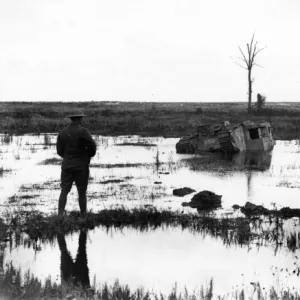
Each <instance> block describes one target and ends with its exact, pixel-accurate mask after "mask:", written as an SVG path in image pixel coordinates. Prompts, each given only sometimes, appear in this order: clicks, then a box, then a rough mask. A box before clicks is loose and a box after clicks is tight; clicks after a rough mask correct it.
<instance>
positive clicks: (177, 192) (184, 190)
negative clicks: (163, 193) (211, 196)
mask: <svg viewBox="0 0 300 300" xmlns="http://www.w3.org/2000/svg"><path fill="white" fill-rule="evenodd" d="M194 192H196V191H195V190H193V189H191V188H188V187H183V188H179V189H174V190H173V195H174V196H178V197H183V196H185V195H188V194H191V193H194Z"/></svg>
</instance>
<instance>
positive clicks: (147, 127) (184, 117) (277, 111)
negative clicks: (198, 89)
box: [0, 102, 300, 139]
mask: <svg viewBox="0 0 300 300" xmlns="http://www.w3.org/2000/svg"><path fill="white" fill-rule="evenodd" d="M74 107H77V108H82V109H84V111H85V113H86V114H87V115H88V116H89V117H88V118H87V119H86V126H87V127H88V128H89V129H90V131H91V132H92V133H95V134H96V133H97V134H102V135H132V134H135V135H136V134H138V135H143V136H165V137H180V136H182V135H186V134H189V133H190V132H192V131H193V130H194V129H195V127H196V126H197V125H199V124H200V123H216V122H220V121H225V120H228V121H230V122H231V123H236V122H242V121H245V120H247V119H253V120H254V121H261V120H266V121H269V122H270V123H271V124H272V125H273V129H274V132H273V134H274V137H275V139H295V138H299V134H300V125H299V124H300V122H299V120H300V118H299V115H300V106H299V104H298V103H271V102H269V103H267V104H266V106H265V108H264V109H262V110H260V111H259V112H255V111H254V113H253V114H252V115H249V114H248V113H247V103H230V102H226V103H203V102H202V103H201V109H199V103H198V102H195V103H187V102H185V103H141V102H119V103H113V102H85V103H63V102H47V103H45V102H34V103H31V102H28V103H24V102H3V103H2V106H1V112H0V115H1V117H0V120H1V121H0V132H12V133H21V134H22V133H39V132H43V133H44V132H58V131H59V130H60V129H62V128H63V127H64V126H66V125H67V124H68V120H67V118H65V116H66V112H67V111H70V110H71V109H73V108H74Z"/></svg>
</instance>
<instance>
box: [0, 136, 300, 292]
mask: <svg viewBox="0 0 300 300" xmlns="http://www.w3.org/2000/svg"><path fill="white" fill-rule="evenodd" d="M95 139H96V141H97V145H98V151H97V154H96V156H95V157H94V158H93V159H92V161H91V168H90V169H91V176H90V177H91V178H90V183H89V187H88V198H89V200H88V209H90V210H92V211H98V210H101V209H103V208H110V207H120V206H124V207H126V208H132V207H141V206H145V205H146V206H155V207H157V208H163V209H170V210H180V211H183V212H191V213H197V212H196V211H195V210H194V209H192V208H189V207H182V205H181V203H182V202H184V201H189V200H190V199H191V197H192V195H193V194H191V195H187V196H185V197H176V196H173V194H172V191H173V189H175V188H179V187H190V188H193V189H195V190H196V191H197V192H198V191H201V190H210V191H213V192H215V193H216V194H219V195H222V208H221V209H219V210H218V211H217V212H216V213H217V214H220V215H230V214H234V211H233V209H232V205H233V204H239V205H244V204H245V203H246V202H247V201H250V202H252V203H255V204H262V205H264V206H265V207H267V208H273V206H274V205H275V206H276V207H277V208H278V209H280V208H282V207H285V206H289V207H291V208H299V207H300V200H299V199H300V197H299V195H300V190H299V189H300V180H299V174H300V145H299V143H298V142H297V141H290V142H283V141H277V143H276V145H275V147H274V149H273V151H272V152H271V153H261V154H247V155H245V154H239V155H235V156H233V157H223V156H218V155H212V154H204V155H182V154H176V152H175V144H176V142H177V141H178V139H164V138H141V137H137V136H130V137H102V136H97V137H95ZM0 140H1V138H0ZM55 140H56V136H55V135H47V136H45V135H40V136H32V135H26V136H17V137H13V138H12V140H10V141H5V140H4V138H3V136H2V143H1V144H0V157H1V160H0V167H2V170H3V171H2V173H1V176H0V194H1V199H0V201H1V203H0V204H1V206H2V209H1V213H2V215H5V214H13V213H14V211H18V210H20V209H26V210H32V209H36V210H40V211H43V212H46V213H47V212H49V213H50V212H56V210H57V199H58V196H59V176H60V162H59V160H57V158H58V156H57V155H56V149H55ZM134 144H135V145H134ZM136 144H138V145H136ZM66 209H67V210H74V209H75V210H77V209H78V204H77V192H76V188H75V187H73V189H72V191H71V193H70V195H69V198H68V203H67V207H66ZM296 225H297V226H296V227H295V224H294V223H288V222H287V223H286V224H285V230H286V231H288V232H292V231H294V230H296V231H297V230H298V227H299V224H298V223H297V224H296ZM295 228H296V229H295ZM80 236H81V238H80ZM79 240H84V241H85V238H82V233H81V234H73V235H67V236H65V237H60V238H59V239H57V240H54V241H52V242H43V243H40V244H39V246H38V247H36V245H35V247H33V244H30V245H29V244H28V243H27V244H26V243H25V244H24V243H20V244H11V245H10V246H11V247H9V246H8V245H7V247H6V248H5V252H4V265H5V264H6V263H9V262H12V263H13V265H14V266H15V267H16V268H19V267H20V268H21V270H22V272H23V273H24V274H25V272H26V271H27V270H30V271H31V272H32V273H33V274H34V275H35V276H37V277H38V278H40V279H45V278H47V277H48V276H49V275H51V278H52V280H53V281H58V282H60V280H61V277H63V276H64V273H65V272H66V271H64V270H63V268H61V267H60V266H61V265H64V266H65V265H68V264H69V265H70V268H73V267H71V265H72V264H73V263H74V262H75V261H76V253H77V250H78V249H79V248H80V247H79V244H80V243H79ZM81 244H82V242H81ZM297 246H299V245H298V242H297ZM81 248H82V249H85V250H84V252H85V254H86V257H87V262H86V263H84V265H83V266H81V268H82V270H85V271H83V272H86V273H87V274H88V278H89V281H90V282H92V281H93V280H94V278H96V282H97V284H100V283H103V282H107V283H113V282H114V281H115V280H116V279H119V280H120V282H121V283H123V284H129V286H130V287H132V288H136V287H139V286H144V287H145V288H147V289H150V290H151V289H154V290H156V291H162V292H164V293H166V292H169V291H170V290H171V289H172V287H174V284H175V283H176V282H177V284H178V288H180V289H182V288H183V287H184V286H186V287H187V288H188V290H190V291H194V290H195V289H197V288H199V286H201V285H203V284H204V285H205V284H206V283H208V282H209V280H210V279H211V278H213V280H214V284H215V291H216V292H217V293H220V294H224V293H225V292H226V293H227V292H230V291H232V290H234V289H235V288H239V289H241V288H244V287H247V288H248V289H251V288H253V283H255V282H257V281H259V282H260V284H261V286H262V287H265V288H269V287H271V286H274V287H278V289H280V288H282V287H286V286H288V287H290V288H293V287H298V284H297V283H298V282H299V277H298V276H299V272H300V271H298V270H299V265H300V263H299V260H298V257H299V255H300V253H299V248H296V249H294V251H290V250H289V249H288V248H287V247H286V245H283V246H282V247H280V249H277V248H276V249H275V246H274V244H272V243H266V244H264V245H260V247H258V246H257V245H255V244H253V245H250V246H249V245H248V246H247V247H241V246H238V245H228V244H224V241H222V239H220V238H215V237H212V236H209V235H205V234H203V233H201V234H199V233H197V234H196V233H192V232H189V231H187V230H184V231H182V230H181V229H179V228H157V229H155V230H151V231H143V232H140V231H137V230H135V229H130V228H125V229H123V230H122V231H121V230H113V229H110V230H107V229H104V228H102V227H99V228H96V229H95V230H93V231H89V232H88V233H87V239H86V241H85V242H84V245H83V247H81ZM68 251H69V252H70V255H69V254H68ZM61 263H62V264H61ZM77 265H81V264H80V263H78V264H77ZM61 274H62V275H63V276H61Z"/></svg>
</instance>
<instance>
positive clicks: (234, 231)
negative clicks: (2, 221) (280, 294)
mask: <svg viewBox="0 0 300 300" xmlns="http://www.w3.org/2000/svg"><path fill="white" fill-rule="evenodd" d="M6 220H7V221H6V224H7V225H8V226H9V228H10V230H11V232H14V231H15V230H17V231H19V232H24V233H26V234H28V236H29V237H30V238H31V239H37V238H39V239H42V240H44V239H50V240H52V239H53V238H54V237H55V236H56V235H57V234H60V233H64V234H67V233H72V232H76V231H79V230H88V229H93V228H95V227H96V226H104V227H106V228H112V227H113V228H119V229H122V228H125V227H132V228H135V229H136V230H140V231H142V232H143V231H149V230H155V229H156V228H158V227H162V228H168V227H174V228H175V227H176V228H180V229H181V230H189V231H191V232H192V233H203V234H204V235H210V236H212V237H215V238H219V239H221V240H222V241H223V243H224V244H226V245H231V244H233V245H235V244H236V245H243V246H250V244H251V243H254V244H255V245H256V246H257V247H260V246H263V245H265V244H270V245H273V244H274V245H275V246H276V251H277V250H278V249H279V247H281V246H282V245H283V244H284V239H286V236H285V234H284V231H283V230H282V225H283V223H282V222H278V223H273V225H272V224H271V225H270V226H269V227H268V228H267V229H263V226H262V224H265V221H263V219H261V218H257V217H255V218H216V217H215V216H213V215H210V214H202V215H191V214H184V213H182V212H172V211H168V210H161V211H159V210H157V209H156V208H154V207H151V206H148V207H146V208H139V209H138V208H136V209H132V210H128V209H125V208H123V207H120V208H115V209H103V210H101V211H99V212H98V213H91V212H88V213H86V214H84V215H81V214H80V213H79V212H75V211H72V212H70V213H66V214H64V215H57V214H51V215H44V214H42V213H41V212H38V211H34V210H31V211H30V212H26V211H20V212H19V213H18V214H13V215H10V216H8V217H6Z"/></svg>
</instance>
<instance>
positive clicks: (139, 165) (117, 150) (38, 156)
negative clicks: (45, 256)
mask: <svg viewBox="0 0 300 300" xmlns="http://www.w3.org/2000/svg"><path fill="white" fill-rule="evenodd" d="M95 138H96V140H97V144H98V151H97V154H96V156H95V157H94V158H93V159H92V161H91V168H90V169H91V171H90V173H91V175H90V183H89V187H88V195H89V197H88V198H89V200H88V201H89V202H88V209H91V210H95V211H97V210H99V209H102V208H104V207H105V208H108V207H111V206H126V207H133V206H141V205H153V206H156V207H162V208H168V209H173V210H178V209H183V208H182V206H181V203H182V202H183V201H189V199H191V196H192V195H187V196H185V197H183V198H181V197H179V198H178V197H175V196H173V194H172V191H173V189H174V188H180V187H185V186H187V187H190V188H193V189H195V190H196V191H197V192H198V191H201V190H210V191H213V192H215V193H216V194H219V195H222V207H223V210H221V211H222V212H228V211H230V210H231V206H232V205H233V204H239V205H244V204H245V203H246V202H247V201H250V202H253V203H255V204H262V205H264V206H266V207H267V208H271V207H272V206H273V203H274V204H275V205H276V207H277V208H278V209H280V208H281V207H284V206H289V207H291V208H297V207H300V202H299V188H300V179H299V174H300V145H299V143H298V142H296V141H291V142H284V141H277V143H276V145H275V147H274V150H273V151H272V152H271V153H262V154H255V155H253V154H249V155H248V154H247V155H245V154H239V155H236V156H234V157H230V158H225V157H220V156H217V155H211V154H205V155H197V156H196V155H182V154H176V152H175V144H176V142H177V141H178V139H164V138H141V137H136V136H133V137H101V136H100V137H99V136H97V137H95ZM0 140H1V137H0ZM45 140H47V143H45ZM55 140H56V136H55V135H49V136H47V138H45V137H44V136H43V135H40V136H30V135H27V136H16V137H13V139H12V141H11V142H10V143H4V142H3V137H2V143H1V145H0V158H1V159H0V167H2V168H3V170H4V172H3V173H2V175H1V177H0V191H1V205H3V206H4V207H5V208H7V209H9V210H12V209H14V208H16V209H17V208H18V207H20V205H21V206H22V207H23V208H24V204H25V206H27V207H28V209H33V208H34V209H38V210H42V211H45V212H52V211H56V209H57V199H58V196H59V185H60V182H59V179H60V161H59V160H58V156H57V155H56V149H55ZM137 143H138V145H139V146H133V145H132V144H137ZM147 144H148V146H147ZM77 206H78V205H77V191H76V188H75V187H73V189H72V191H71V193H70V195H69V198H68V203H67V207H66V209H67V210H72V209H77ZM184 210H189V208H184ZM2 211H3V210H2Z"/></svg>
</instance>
